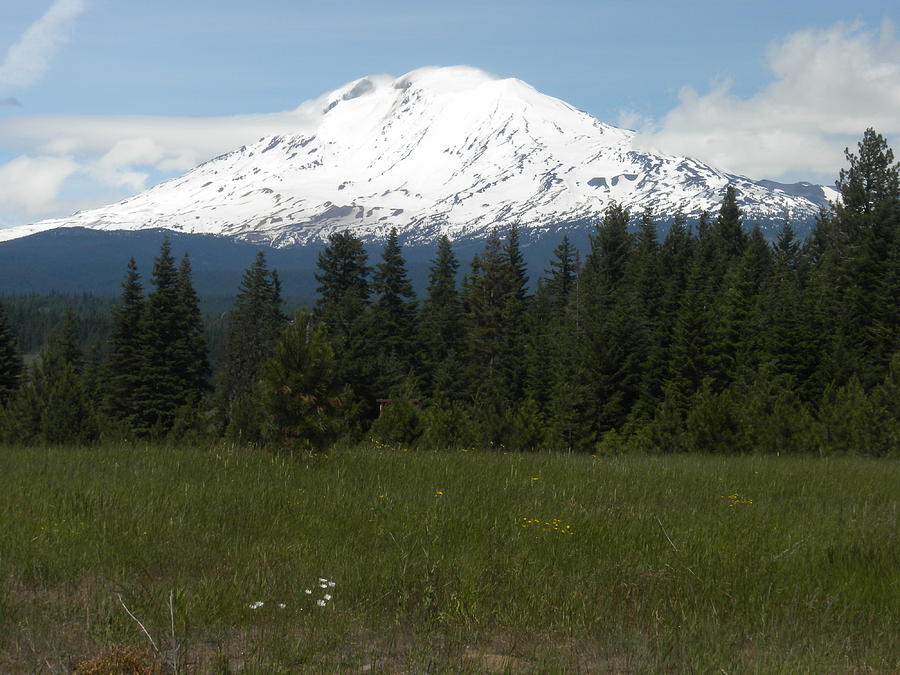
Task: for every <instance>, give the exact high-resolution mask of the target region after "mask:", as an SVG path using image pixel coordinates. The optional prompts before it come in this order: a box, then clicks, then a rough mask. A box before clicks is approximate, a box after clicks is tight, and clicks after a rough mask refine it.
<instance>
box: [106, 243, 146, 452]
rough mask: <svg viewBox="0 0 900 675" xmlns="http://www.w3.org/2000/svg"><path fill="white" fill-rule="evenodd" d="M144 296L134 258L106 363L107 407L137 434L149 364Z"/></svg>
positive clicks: (115, 314)
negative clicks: (147, 359) (145, 331)
mask: <svg viewBox="0 0 900 675" xmlns="http://www.w3.org/2000/svg"><path fill="white" fill-rule="evenodd" d="M144 311H145V308H144V295H143V288H142V287H141V283H140V274H139V273H138V268H137V264H136V263H135V261H134V258H131V260H129V261H128V271H127V273H126V277H125V281H123V282H122V296H121V299H120V302H119V305H118V306H117V307H116V308H115V309H114V310H113V328H112V336H111V337H110V342H109V344H110V350H109V358H108V361H107V365H106V378H105V379H106V384H105V387H104V397H103V400H104V406H103V408H104V410H105V412H106V414H108V415H110V416H111V417H113V418H114V419H117V420H120V421H122V422H124V424H125V425H126V429H130V430H131V431H134V432H136V433H137V434H138V435H142V434H144V433H147V432H148V431H149V430H148V429H146V428H144V426H143V422H144V418H143V400H142V394H143V389H142V387H143V382H144V376H145V372H146V366H147V361H146V358H147V353H146V344H145V340H144V337H145V336H144Z"/></svg>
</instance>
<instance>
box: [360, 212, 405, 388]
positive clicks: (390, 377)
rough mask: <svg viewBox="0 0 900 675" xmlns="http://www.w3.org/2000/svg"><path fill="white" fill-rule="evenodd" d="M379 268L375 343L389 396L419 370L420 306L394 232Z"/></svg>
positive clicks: (375, 282)
mask: <svg viewBox="0 0 900 675" xmlns="http://www.w3.org/2000/svg"><path fill="white" fill-rule="evenodd" d="M381 258H382V259H381V262H380V263H378V265H377V266H376V268H375V274H374V276H373V278H372V290H373V292H374V295H375V301H374V303H373V305H372V317H371V320H372V324H373V327H372V331H371V333H370V337H371V339H373V340H374V341H375V342H376V345H377V352H378V358H379V365H380V368H379V374H378V377H377V379H378V383H377V385H376V386H377V388H378V389H380V391H381V394H382V396H387V394H388V392H389V391H390V389H391V388H393V387H395V386H397V385H399V384H400V382H402V380H403V379H404V378H405V377H406V376H407V375H408V374H409V373H410V372H411V371H412V370H413V368H414V367H415V365H416V364H415V362H414V356H415V353H416V349H415V330H416V302H415V294H414V293H413V288H412V284H411V283H410V281H409V277H408V275H407V272H406V261H405V260H404V259H403V252H402V249H401V247H400V243H399V241H398V238H397V229H396V228H392V229H391V231H390V233H389V234H388V239H387V242H386V243H385V245H384V250H383V252H382V255H381Z"/></svg>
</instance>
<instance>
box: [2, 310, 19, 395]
mask: <svg viewBox="0 0 900 675" xmlns="http://www.w3.org/2000/svg"><path fill="white" fill-rule="evenodd" d="M21 376H22V357H21V356H19V350H18V349H16V338H15V336H14V335H13V332H12V328H11V327H10V325H9V321H8V319H7V317H6V311H5V310H4V309H3V304H2V303H0V407H2V406H3V404H4V403H6V401H7V400H8V399H9V398H10V397H11V396H12V395H13V393H14V392H15V391H16V390H17V389H18V388H19V379H20V378H21Z"/></svg>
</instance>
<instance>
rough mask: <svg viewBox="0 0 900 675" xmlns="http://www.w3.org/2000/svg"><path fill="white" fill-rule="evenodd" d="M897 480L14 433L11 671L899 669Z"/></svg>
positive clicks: (849, 473)
mask: <svg viewBox="0 0 900 675" xmlns="http://www.w3.org/2000/svg"><path fill="white" fill-rule="evenodd" d="M898 486H900V465H898V463H897V462H896V461H893V460H873V459H866V458H851V457H837V458H807V457H803V458H800V457H772V456H731V457H719V456H622V457H611V458H598V457H594V456H587V455H571V456H567V455H550V454H528V455H524V454H515V455H513V454H509V455H506V454H502V453H499V452H498V453H478V452H454V453H450V452H443V453H426V452H406V451H402V450H399V449H391V448H386V447H383V446H382V447H363V448H353V449H344V450H335V451H333V452H331V453H330V454H328V455H321V456H314V457H290V456H283V455H275V454H271V453H267V452H263V451H257V450H248V449H244V448H236V447H226V446H222V447H219V448H216V449H194V448H185V447H162V446H134V447H99V448H93V449H74V448H47V449H34V448H30V449H27V448H15V447H13V448H2V449H0V584H2V586H0V589H2V591H0V672H3V673H20V672H21V673H31V672H44V673H50V672H72V671H79V672H82V673H101V672H110V671H111V670H112V671H117V670H118V671H122V672H129V671H128V668H129V667H131V668H132V670H131V671H130V672H172V671H176V670H177V672H179V673H192V672H199V673H207V672H222V673H226V672H244V673H280V672H283V673H290V672H343V671H347V672H416V673H421V672H429V673H439V672H472V673H481V672H512V673H518V672H573V673H574V672H585V673H597V672H615V673H621V672H724V673H741V672H776V673H777V672H783V673H798V672H838V673H840V672H850V673H857V672H859V673H861V672H891V671H893V672H896V670H897V669H898V668H900V645H898V634H897V625H898V624H897V620H898V611H900V583H898V582H900V541H898V518H897V517H898V513H897V506H898V497H900V492H898ZM150 638H152V643H151V639H150ZM128 663H130V664H131V666H128V665H127V664H128Z"/></svg>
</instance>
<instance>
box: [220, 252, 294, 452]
mask: <svg viewBox="0 0 900 675" xmlns="http://www.w3.org/2000/svg"><path fill="white" fill-rule="evenodd" d="M282 305H283V300H282V298H281V284H280V283H279V281H278V275H277V273H276V272H275V270H269V268H268V266H267V265H266V257H265V254H264V253H263V252H262V251H259V253H257V255H256V259H255V260H254V262H253V264H252V265H250V267H249V268H247V269H246V270H245V271H244V274H243V277H242V278H241V284H240V286H239V287H238V294H237V296H236V297H235V301H234V305H233V307H232V309H231V312H230V314H229V320H228V333H227V335H226V342H225V353H224V358H223V365H222V375H221V379H220V382H219V390H220V401H221V406H222V408H223V413H224V417H225V419H224V420H223V421H224V423H225V424H226V425H228V428H229V429H230V433H231V434H232V435H234V436H236V437H238V438H245V439H248V440H255V439H256V438H257V437H258V435H259V434H258V429H259V423H258V420H259V417H260V416H259V414H258V411H257V410H256V405H255V403H256V402H255V399H256V397H254V396H253V395H252V392H253V389H254V385H255V384H256V382H257V381H258V380H259V378H260V375H261V373H262V366H263V364H264V363H265V362H266V359H268V358H269V356H270V355H271V353H272V350H273V349H274V347H275V343H276V341H277V340H278V337H279V336H280V335H281V331H282V329H283V328H284V326H285V324H286V323H287V317H286V316H285V315H284V312H283V311H282Z"/></svg>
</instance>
